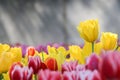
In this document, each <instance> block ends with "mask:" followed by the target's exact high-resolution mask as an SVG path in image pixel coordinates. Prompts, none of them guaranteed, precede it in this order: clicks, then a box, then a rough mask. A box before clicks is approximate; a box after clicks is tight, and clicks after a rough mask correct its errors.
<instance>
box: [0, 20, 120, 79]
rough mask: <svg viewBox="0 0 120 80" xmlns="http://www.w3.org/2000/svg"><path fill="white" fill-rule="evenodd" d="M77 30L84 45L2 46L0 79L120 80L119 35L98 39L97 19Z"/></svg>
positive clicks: (0, 52)
mask: <svg viewBox="0 0 120 80" xmlns="http://www.w3.org/2000/svg"><path fill="white" fill-rule="evenodd" d="M77 30H78V32H79V34H80V37H81V38H83V39H84V45H72V44H64V43H59V44H58V43H52V44H47V45H39V46H37V47H33V46H28V45H23V44H15V45H9V44H0V80H120V62H119V59H120V52H119V50H120V49H119V46H120V42H119V40H118V35H117V34H115V33H111V32H103V33H102V34H101V37H100V40H99V39H98V35H99V23H98V20H87V21H84V22H80V25H79V26H78V27H77Z"/></svg>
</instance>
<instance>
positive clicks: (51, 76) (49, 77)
mask: <svg viewBox="0 0 120 80" xmlns="http://www.w3.org/2000/svg"><path fill="white" fill-rule="evenodd" d="M38 80H62V78H61V74H60V72H58V71H50V70H48V69H46V70H40V71H39V72H38Z"/></svg>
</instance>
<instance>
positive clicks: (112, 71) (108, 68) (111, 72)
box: [99, 51, 120, 80]
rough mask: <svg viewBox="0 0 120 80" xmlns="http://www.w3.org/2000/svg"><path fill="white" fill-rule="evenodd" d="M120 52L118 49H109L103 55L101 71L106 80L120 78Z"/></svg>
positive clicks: (100, 65)
mask: <svg viewBox="0 0 120 80" xmlns="http://www.w3.org/2000/svg"><path fill="white" fill-rule="evenodd" d="M119 59H120V53H119V52H116V51H114V52H113V51H107V52H105V53H104V54H103V55H102V58H101V61H100V64H99V71H100V72H101V75H102V77H103V78H104V79H105V80H106V79H107V80H108V79H112V80H114V79H116V80H117V78H118V80H120V62H119Z"/></svg>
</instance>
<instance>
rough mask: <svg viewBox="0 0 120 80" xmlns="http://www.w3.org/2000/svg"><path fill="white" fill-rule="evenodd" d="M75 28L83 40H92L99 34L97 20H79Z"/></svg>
mask: <svg viewBox="0 0 120 80" xmlns="http://www.w3.org/2000/svg"><path fill="white" fill-rule="evenodd" d="M77 30H78V31H79V33H80V36H81V37H82V38H83V39H84V40H86V41H88V42H94V41H95V40H96V39H97V38H98V34H99V24H98V20H87V21H84V22H80V25H79V26H78V27H77Z"/></svg>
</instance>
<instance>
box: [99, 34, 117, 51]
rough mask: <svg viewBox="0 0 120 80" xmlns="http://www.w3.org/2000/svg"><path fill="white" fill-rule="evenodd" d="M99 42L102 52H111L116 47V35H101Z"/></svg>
mask: <svg viewBox="0 0 120 80" xmlns="http://www.w3.org/2000/svg"><path fill="white" fill-rule="evenodd" d="M100 40H101V42H102V46H103V49H104V50H113V49H114V48H115V47H116V44H117V40H118V35H117V34H115V33H111V32H105V33H102V36H101V39H100Z"/></svg>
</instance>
